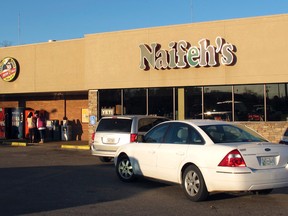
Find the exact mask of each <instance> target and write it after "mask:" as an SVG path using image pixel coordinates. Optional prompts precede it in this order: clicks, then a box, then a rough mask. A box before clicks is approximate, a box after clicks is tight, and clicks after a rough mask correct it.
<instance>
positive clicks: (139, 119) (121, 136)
mask: <svg viewBox="0 0 288 216" xmlns="http://www.w3.org/2000/svg"><path fill="white" fill-rule="evenodd" d="M169 120H170V119H168V118H166V117H161V116H150V115H119V116H109V117H103V118H101V120H100V121H99V123H98V126H97V128H96V130H95V132H94V134H93V135H92V143H91V153H92V155H95V156H98V157H99V158H100V160H101V161H102V162H109V161H111V160H112V159H113V158H114V155H115V152H116V151H117V149H118V147H119V146H120V145H123V144H126V143H131V142H136V140H137V136H138V135H141V134H144V133H146V132H147V131H148V130H150V129H151V128H152V127H154V126H155V125H157V124H159V123H161V122H164V121H169Z"/></svg>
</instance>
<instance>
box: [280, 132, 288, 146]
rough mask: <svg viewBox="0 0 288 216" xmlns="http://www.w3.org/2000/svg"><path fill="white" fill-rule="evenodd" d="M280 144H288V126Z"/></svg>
mask: <svg viewBox="0 0 288 216" xmlns="http://www.w3.org/2000/svg"><path fill="white" fill-rule="evenodd" d="M279 143H280V144H285V145H288V128H287V129H286V130H285V132H284V134H283V136H282V137H281V139H280V142H279Z"/></svg>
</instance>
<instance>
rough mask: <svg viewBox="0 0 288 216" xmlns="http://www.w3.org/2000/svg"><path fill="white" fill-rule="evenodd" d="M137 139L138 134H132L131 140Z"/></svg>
mask: <svg viewBox="0 0 288 216" xmlns="http://www.w3.org/2000/svg"><path fill="white" fill-rule="evenodd" d="M136 141H137V134H130V142H136Z"/></svg>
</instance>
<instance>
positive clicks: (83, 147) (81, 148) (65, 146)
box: [61, 144, 90, 150]
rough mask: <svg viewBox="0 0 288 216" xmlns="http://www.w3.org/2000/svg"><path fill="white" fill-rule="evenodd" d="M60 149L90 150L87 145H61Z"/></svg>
mask: <svg viewBox="0 0 288 216" xmlns="http://www.w3.org/2000/svg"><path fill="white" fill-rule="evenodd" d="M61 148H63V149H77V150H90V146H89V145H69V144H65V145H61Z"/></svg>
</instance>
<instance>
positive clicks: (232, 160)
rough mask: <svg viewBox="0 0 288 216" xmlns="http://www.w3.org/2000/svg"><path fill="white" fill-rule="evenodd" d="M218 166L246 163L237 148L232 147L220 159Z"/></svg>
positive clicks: (234, 165) (238, 165)
mask: <svg viewBox="0 0 288 216" xmlns="http://www.w3.org/2000/svg"><path fill="white" fill-rule="evenodd" d="M218 166H225V167H246V163H245V161H244V159H243V157H242V155H241V154H240V152H239V151H238V150H237V149H234V150H232V151H231V152H229V153H228V154H227V155H226V156H225V157H224V158H223V159H222V161H221V162H220V163H219V164H218Z"/></svg>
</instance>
